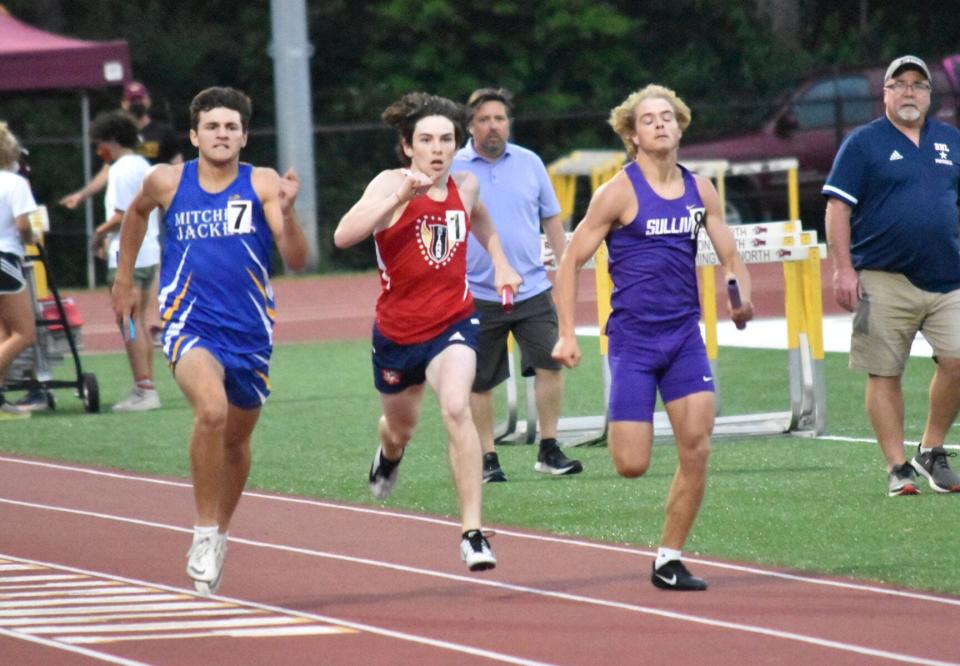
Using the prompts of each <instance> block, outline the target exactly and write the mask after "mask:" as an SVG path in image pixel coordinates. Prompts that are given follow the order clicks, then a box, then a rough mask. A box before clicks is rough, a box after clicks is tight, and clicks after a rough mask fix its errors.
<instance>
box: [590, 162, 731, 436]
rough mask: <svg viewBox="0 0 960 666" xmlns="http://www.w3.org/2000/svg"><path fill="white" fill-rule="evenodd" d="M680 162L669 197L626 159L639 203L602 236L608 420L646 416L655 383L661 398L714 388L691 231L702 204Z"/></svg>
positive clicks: (699, 221)
mask: <svg viewBox="0 0 960 666" xmlns="http://www.w3.org/2000/svg"><path fill="white" fill-rule="evenodd" d="M679 168H680V170H681V171H682V173H683V184H684V193H683V196H681V197H679V198H677V199H669V200H668V199H663V198H662V197H660V196H659V195H658V194H657V193H656V192H654V191H653V189H651V187H650V185H649V184H648V183H647V181H646V179H645V178H644V177H643V173H642V172H641V171H640V168H639V167H638V166H637V163H636V162H631V163H630V164H629V165H627V166H626V167H624V172H625V173H626V174H627V176H628V177H629V178H630V182H631V184H632V185H633V189H634V192H635V193H636V196H637V204H638V211H637V217H636V218H634V220H633V221H632V222H631V223H630V224H628V225H625V226H622V227H618V228H616V229H614V230H613V231H611V232H610V233H609V235H608V236H607V239H606V240H607V251H608V254H609V257H610V259H609V262H610V276H611V278H612V279H613V295H612V297H611V306H612V313H611V314H610V319H609V320H608V322H607V335H608V336H609V337H610V356H609V360H610V373H611V377H612V382H611V387H610V404H609V407H608V418H609V420H611V421H652V420H653V410H654V407H655V405H656V397H657V396H656V391H657V388H659V389H660V397H661V398H662V399H663V402H664V403H668V402H670V401H672V400H676V399H678V398H682V397H684V396H686V395H690V394H692V393H698V392H700V391H713V390H714V386H713V373H712V371H711V369H710V363H709V361H708V359H707V352H706V348H705V347H704V344H703V338H702V337H701V335H700V327H699V320H700V299H699V294H698V291H697V273H696V254H697V240H696V236H697V231H698V229H699V228H700V227H701V226H702V225H703V224H704V223H705V221H706V211H705V210H704V207H703V201H702V200H701V199H700V193H699V191H698V190H697V183H696V181H695V180H694V177H693V175H692V174H691V173H690V172H689V171H688V170H687V169H685V168H684V167H682V166H680V167H679Z"/></svg>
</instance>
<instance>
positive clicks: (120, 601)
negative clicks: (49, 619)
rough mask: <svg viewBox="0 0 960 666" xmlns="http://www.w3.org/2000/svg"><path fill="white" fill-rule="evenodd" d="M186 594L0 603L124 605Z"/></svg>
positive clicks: (3, 603) (18, 605) (4, 605)
mask: <svg viewBox="0 0 960 666" xmlns="http://www.w3.org/2000/svg"><path fill="white" fill-rule="evenodd" d="M189 598H190V597H189V596H188V595H186V594H134V595H130V596H122V597H87V598H84V599H45V600H43V601H0V609H4V608H21V609H22V608H37V607H42V606H69V605H80V604H126V603H130V602H131V601H175V600H180V599H189Z"/></svg>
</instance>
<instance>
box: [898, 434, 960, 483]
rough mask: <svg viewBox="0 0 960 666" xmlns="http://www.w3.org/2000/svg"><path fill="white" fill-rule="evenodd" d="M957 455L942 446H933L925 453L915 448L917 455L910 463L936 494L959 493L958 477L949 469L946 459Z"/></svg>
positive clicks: (959, 477)
mask: <svg viewBox="0 0 960 666" xmlns="http://www.w3.org/2000/svg"><path fill="white" fill-rule="evenodd" d="M956 455H957V454H956V453H955V452H953V451H947V450H946V449H945V448H943V447H942V446H935V447H933V448H931V449H930V450H929V451H927V452H925V453H921V452H920V447H919V446H917V455H915V456H914V457H913V460H911V461H910V465H912V466H913V469H915V470H917V474H919V475H920V476H923V477H925V478H926V479H927V483H928V484H929V485H930V487H931V488H932V489H933V490H935V491H937V492H938V493H960V476H958V475H957V473H956V472H954V471H953V470H952V469H950V463H948V462H947V458H952V457H954V456H956Z"/></svg>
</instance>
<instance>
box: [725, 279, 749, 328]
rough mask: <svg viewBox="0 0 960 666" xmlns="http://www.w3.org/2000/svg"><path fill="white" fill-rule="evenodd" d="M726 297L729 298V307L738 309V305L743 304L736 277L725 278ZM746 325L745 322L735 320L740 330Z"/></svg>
mask: <svg viewBox="0 0 960 666" xmlns="http://www.w3.org/2000/svg"><path fill="white" fill-rule="evenodd" d="M727 297H728V298H729V299H730V307H732V308H733V309H734V310H739V309H740V306H742V305H743V301H742V300H740V284H739V283H738V282H737V278H730V279H728V280H727ZM746 327H747V325H746V324H745V323H741V322H739V321H738V322H737V328H738V329H740V330H741V331H742V330H743V329H745V328H746Z"/></svg>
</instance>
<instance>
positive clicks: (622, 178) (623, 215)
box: [553, 171, 636, 368]
mask: <svg viewBox="0 0 960 666" xmlns="http://www.w3.org/2000/svg"><path fill="white" fill-rule="evenodd" d="M635 200H636V197H635V196H634V194H633V188H632V187H631V186H630V181H629V180H628V178H627V176H626V174H624V172H623V171H620V172H619V173H618V174H617V175H616V176H614V177H613V179H612V180H610V181H609V182H607V183H605V184H603V185H602V186H600V187H599V188H598V189H597V191H596V192H594V194H593V197H592V198H591V199H590V205H589V206H588V207H587V212H586V214H585V215H584V216H583V220H581V221H580V224H579V225H577V229H576V231H574V233H573V238H571V239H570V243H569V244H568V245H567V249H566V251H565V252H564V253H563V259H562V260H561V261H560V268H559V269H558V270H557V277H556V280H555V281H554V285H553V298H554V300H555V301H556V304H557V318H558V320H559V325H560V336H559V338H558V339H557V344H556V345H555V346H554V348H553V358H555V359H556V360H558V361H559V362H560V363H563V364H564V365H565V366H567V367H568V368H572V367H574V366H576V365H577V364H578V363H579V362H580V346H579V344H578V343H577V336H576V333H575V331H574V327H575V321H574V311H575V309H576V305H577V296H576V295H577V276H578V274H579V272H580V269H581V268H583V265H584V264H585V263H587V261H588V260H589V259H590V258H591V257H592V256H593V255H594V253H595V252H596V251H597V248H598V247H600V243H602V242H603V239H604V238H606V237H607V234H609V233H610V231H611V230H612V229H613V228H614V227H616V226H618V225H621V224H625V223H626V222H628V221H629V219H628V217H627V216H628V214H629V212H630V210H631V204H632V202H633V201H635ZM633 208H634V209H635V208H636V207H635V206H634V207H633Z"/></svg>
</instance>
